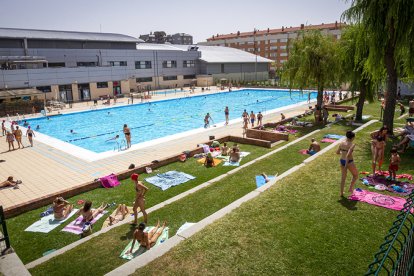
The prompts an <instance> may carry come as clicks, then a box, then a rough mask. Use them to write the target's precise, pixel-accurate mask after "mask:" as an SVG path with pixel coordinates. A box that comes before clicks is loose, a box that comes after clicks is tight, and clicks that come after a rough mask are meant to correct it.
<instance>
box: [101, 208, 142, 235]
mask: <svg viewBox="0 0 414 276" xmlns="http://www.w3.org/2000/svg"><path fill="white" fill-rule="evenodd" d="M127 208H128V210H129V215H134V211H133V210H132V207H129V206H127ZM117 209H118V207H117V208H116V209H115V210H114V211H113V212H112V214H111V215H110V216H113V217H114V216H115V214H116V210H117ZM139 211H140V209H139V208H138V212H139ZM127 218H128V215H126V216H125V219H127ZM119 222H120V221H119ZM119 222H118V223H119ZM108 226H111V225H109V216H108V217H107V218H106V219H105V221H104V223H103V224H102V228H101V229H104V228H106V227H108Z"/></svg>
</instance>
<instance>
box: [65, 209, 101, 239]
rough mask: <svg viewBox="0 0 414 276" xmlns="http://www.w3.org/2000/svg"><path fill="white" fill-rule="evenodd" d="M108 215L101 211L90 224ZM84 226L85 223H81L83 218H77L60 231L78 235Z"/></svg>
mask: <svg viewBox="0 0 414 276" xmlns="http://www.w3.org/2000/svg"><path fill="white" fill-rule="evenodd" d="M106 213H108V211H103V212H102V213H100V214H98V215H97V216H96V217H95V218H94V219H93V220H92V221H91V224H92V225H93V224H94V223H95V222H96V221H97V220H98V219H100V218H101V217H103V215H105V214H106ZM84 225H85V221H83V216H79V217H78V218H77V219H76V220H74V221H72V222H71V223H69V224H68V225H66V226H65V228H63V229H62V231H63V232H68V233H72V234H77V235H80V234H82V228H83V226H84Z"/></svg>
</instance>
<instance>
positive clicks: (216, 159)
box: [197, 157, 222, 166]
mask: <svg viewBox="0 0 414 276" xmlns="http://www.w3.org/2000/svg"><path fill="white" fill-rule="evenodd" d="M205 161H206V158H205V157H203V158H200V159H198V160H197V162H198V163H200V164H204V162H205ZM221 161H222V160H221V159H218V158H213V162H214V166H217V165H218V164H220V163H221Z"/></svg>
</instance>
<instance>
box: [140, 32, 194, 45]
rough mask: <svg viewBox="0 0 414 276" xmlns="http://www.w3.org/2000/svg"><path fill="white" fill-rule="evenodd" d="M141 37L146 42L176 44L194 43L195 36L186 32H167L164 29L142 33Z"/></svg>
mask: <svg viewBox="0 0 414 276" xmlns="http://www.w3.org/2000/svg"><path fill="white" fill-rule="evenodd" d="M139 39H142V40H143V41H144V42H145V43H156V44H164V43H170V44H176V45H192V44H193V36H192V35H189V34H185V33H176V34H171V35H170V34H166V33H165V32H164V31H158V32H154V33H152V32H151V33H149V34H144V35H140V36H139Z"/></svg>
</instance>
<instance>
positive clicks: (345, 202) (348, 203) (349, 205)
mask: <svg viewBox="0 0 414 276" xmlns="http://www.w3.org/2000/svg"><path fill="white" fill-rule="evenodd" d="M338 202H339V203H341V205H342V206H344V207H345V208H346V209H348V210H350V211H356V210H358V208H357V207H356V204H357V203H358V202H357V201H354V200H349V199H347V198H346V197H342V198H341V199H340V200H338Z"/></svg>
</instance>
